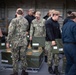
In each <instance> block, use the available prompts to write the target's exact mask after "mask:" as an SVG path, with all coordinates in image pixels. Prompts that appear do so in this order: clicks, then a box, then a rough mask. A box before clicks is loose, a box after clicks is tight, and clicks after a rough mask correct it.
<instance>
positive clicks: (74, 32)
mask: <svg viewBox="0 0 76 75" xmlns="http://www.w3.org/2000/svg"><path fill="white" fill-rule="evenodd" d="M62 41H63V43H66V42H72V43H76V23H75V22H74V21H72V20H69V21H68V22H67V23H66V24H64V26H63V27H62Z"/></svg>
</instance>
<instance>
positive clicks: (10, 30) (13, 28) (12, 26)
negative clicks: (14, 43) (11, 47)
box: [6, 20, 15, 43]
mask: <svg viewBox="0 0 76 75" xmlns="http://www.w3.org/2000/svg"><path fill="white" fill-rule="evenodd" d="M14 31H15V22H14V20H12V21H11V22H10V25H9V27H8V36H7V38H6V41H7V42H8V43H10V41H11V38H12V36H13V33H14Z"/></svg>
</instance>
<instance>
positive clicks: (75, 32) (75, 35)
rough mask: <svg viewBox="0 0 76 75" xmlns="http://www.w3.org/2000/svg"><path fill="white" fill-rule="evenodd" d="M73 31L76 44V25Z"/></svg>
mask: <svg viewBox="0 0 76 75" xmlns="http://www.w3.org/2000/svg"><path fill="white" fill-rule="evenodd" d="M72 31H73V35H74V39H75V42H76V24H75V25H74V27H73V28H72Z"/></svg>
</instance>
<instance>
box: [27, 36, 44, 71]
mask: <svg viewBox="0 0 76 75" xmlns="http://www.w3.org/2000/svg"><path fill="white" fill-rule="evenodd" d="M44 46H45V37H33V39H32V48H31V49H28V50H27V52H26V57H27V63H28V69H27V71H32V72H38V70H39V69H40V68H41V65H42V63H43V57H44V50H43V47H44Z"/></svg>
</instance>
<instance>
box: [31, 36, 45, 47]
mask: <svg viewBox="0 0 76 75" xmlns="http://www.w3.org/2000/svg"><path fill="white" fill-rule="evenodd" d="M44 46H45V37H33V39H32V47H44Z"/></svg>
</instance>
